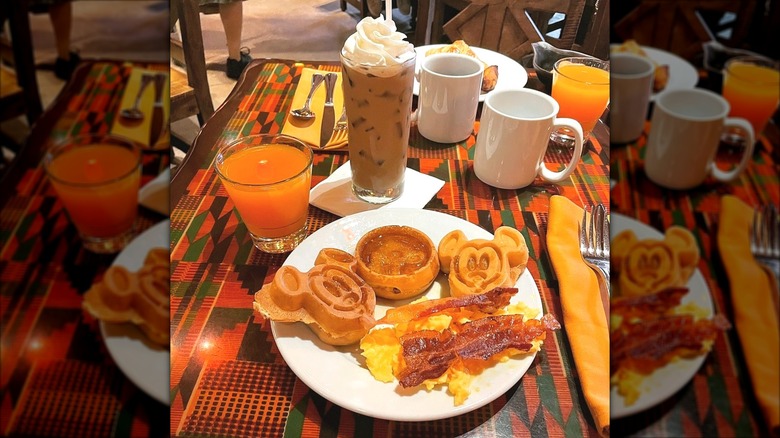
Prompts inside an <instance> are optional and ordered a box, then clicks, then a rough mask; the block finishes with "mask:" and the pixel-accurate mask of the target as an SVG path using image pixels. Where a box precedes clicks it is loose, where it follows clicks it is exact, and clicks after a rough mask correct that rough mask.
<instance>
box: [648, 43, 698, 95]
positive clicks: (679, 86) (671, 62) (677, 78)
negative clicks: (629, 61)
mask: <svg viewBox="0 0 780 438" xmlns="http://www.w3.org/2000/svg"><path fill="white" fill-rule="evenodd" d="M642 50H644V51H645V53H647V56H649V57H650V59H652V60H653V61H655V63H656V64H658V65H668V66H669V82H667V83H666V88H664V89H663V90H661V91H659V92H658V93H653V95H652V96H650V100H654V99H655V97H656V96H657V95H658V94H660V93H663V92H664V91H668V90H688V89H691V88H696V84H697V83H698V82H699V73H697V72H696V68H695V67H694V66H693V65H692V64H691V63H690V62H688V61H686V60H684V59H682V58H680V57H679V56H677V55H675V54H674V53H669V52H666V51H664V50H661V49H655V48H653V47H645V46H642Z"/></svg>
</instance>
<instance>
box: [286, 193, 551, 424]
mask: <svg viewBox="0 0 780 438" xmlns="http://www.w3.org/2000/svg"><path fill="white" fill-rule="evenodd" d="M384 225H408V226H411V227H414V228H417V229H418V230H420V231H422V232H423V233H425V234H427V235H428V237H430V238H431V240H432V241H433V243H434V245H438V243H439V241H440V240H441V239H442V237H444V235H445V234H447V233H448V232H450V231H452V230H455V229H460V230H462V231H463V232H464V233H465V235H466V237H468V238H469V239H475V238H485V239H491V238H492V235H491V234H490V233H489V232H487V231H486V230H484V229H482V228H480V227H479V226H477V225H474V224H472V223H470V222H467V221H465V220H463V219H460V218H457V217H455V216H451V215H448V214H445V213H439V212H435V211H430V210H421V209H400V208H399V209H388V210H372V211H367V212H363V213H357V214H354V215H351V216H347V217H344V218H341V219H339V220H337V221H335V222H332V223H330V224H328V225H326V226H324V227H322V228H321V229H319V230H317V231H316V232H314V233H312V234H311V235H310V236H309V237H308V238H306V239H305V240H304V241H303V242H301V244H300V245H299V246H298V247H297V248H296V249H295V250H294V251H293V252H292V253H291V254H290V255H289V256H288V258H287V260H286V261H285V264H286V265H291V266H294V267H295V268H297V269H298V270H300V271H303V272H306V271H308V270H309V269H311V268H312V266H313V265H314V259H315V258H316V256H317V254H318V253H319V251H320V250H321V249H322V248H338V249H342V250H345V251H348V252H350V253H352V254H354V249H355V245H356V244H357V242H358V240H359V239H360V237H362V236H363V235H364V234H365V233H367V232H368V231H370V230H372V229H374V228H377V227H380V226H384ZM515 287H517V288H518V289H519V291H518V293H517V294H516V295H515V296H514V297H513V298H512V300H511V302H512V303H515V302H519V301H522V302H523V303H525V304H526V305H528V306H529V307H530V308H532V309H538V310H539V315H537V316H538V317H541V314H542V301H541V298H540V296H539V290H538V289H537V287H536V283H535V281H534V279H533V277H532V276H531V273H530V272H529V271H528V270H526V271H525V272H523V274H522V275H521V276H520V278H519V279H518V281H517V283H516V284H515ZM448 290H449V287H448V285H447V277H446V276H444V275H443V274H441V273H440V274H439V276H438V278H437V279H436V280H435V281H434V283H433V285H432V286H431V287H430V289H428V291H427V292H426V293H425V295H426V296H427V297H428V298H432V299H433V298H441V297H445V296H449V292H448ZM418 298H419V297H414V298H412V299H409V300H404V301H390V300H385V299H382V298H377V306H376V310H375V315H374V316H375V317H376V318H377V319H378V318H381V317H382V316H384V314H385V312H386V311H387V309H388V308H391V307H397V306H400V305H403V304H407V303H409V302H411V301H413V300H414V299H418ZM271 330H272V333H273V335H274V339H275V340H276V345H277V347H278V348H279V352H280V353H281V354H282V357H284V360H285V362H286V363H287V365H288V366H289V367H290V368H291V369H292V370H293V372H294V373H295V374H296V375H297V376H298V378H300V379H301V380H302V381H303V383H305V384H306V385H307V386H308V387H309V388H311V389H312V390H313V391H315V392H317V393H318V394H320V395H321V396H323V397H324V398H326V399H328V400H330V401H331V402H333V403H335V404H337V405H339V406H341V407H343V408H346V409H349V410H351V411H354V412H356V413H359V414H363V415H367V416H370V417H374V418H381V419H386V420H394V421H430V420H437V419H442V418H448V417H454V416H456V415H461V414H464V413H466V412H469V411H472V410H474V409H477V408H479V407H482V406H484V405H486V404H488V403H490V402H491V401H493V400H495V399H496V398H498V397H499V396H501V395H502V394H504V393H506V391H508V390H509V389H510V388H511V387H512V386H513V385H515V384H516V383H517V381H518V380H520V378H521V377H523V375H524V374H525V372H526V371H527V370H528V368H529V367H530V366H531V363H532V362H533V360H534V357H535V356H536V354H535V353H534V354H529V355H523V356H516V357H514V358H511V359H509V360H508V361H506V362H502V363H499V364H497V365H496V366H494V367H492V368H488V369H486V370H485V371H484V372H483V373H482V374H480V375H478V376H475V377H474V380H473V381H472V382H471V385H470V390H471V394H470V395H469V397H468V398H467V399H466V401H465V402H464V403H463V404H461V405H460V406H455V403H454V398H453V397H452V396H451V395H450V394H448V393H447V389H446V385H445V386H443V387H442V386H439V387H437V388H436V389H434V390H432V391H430V392H427V391H425V390H424V389H420V390H417V391H408V390H402V389H401V387H400V385H399V384H398V382H397V381H395V382H391V383H383V382H380V381H378V380H376V379H374V377H373V376H372V375H371V373H370V372H369V371H368V368H366V367H365V365H364V363H365V361H364V360H363V357H362V356H361V355H360V348H359V346H358V345H357V344H355V345H350V346H346V347H335V346H332V345H328V344H325V343H323V342H322V341H320V340H319V338H318V337H317V336H316V335H315V334H314V332H313V331H311V330H310V329H309V328H308V327H307V326H306V325H305V324H303V323H279V322H271ZM548 339H549V338H548Z"/></svg>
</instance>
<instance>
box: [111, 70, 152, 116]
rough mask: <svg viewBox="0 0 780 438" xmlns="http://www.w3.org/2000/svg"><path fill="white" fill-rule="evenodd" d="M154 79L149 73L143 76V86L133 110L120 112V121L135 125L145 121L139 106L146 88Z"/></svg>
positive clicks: (140, 88) (139, 88) (137, 94)
mask: <svg viewBox="0 0 780 438" xmlns="http://www.w3.org/2000/svg"><path fill="white" fill-rule="evenodd" d="M153 77H154V76H153V75H150V74H147V73H144V74H142V75H141V85H140V86H139V87H138V92H137V93H136V95H135V104H133V106H132V107H131V108H125V109H123V110H122V111H120V112H119V119H120V120H121V121H124V122H128V123H133V122H137V121H141V120H143V118H144V113H142V112H141V110H140V109H138V106H139V105H140V104H141V96H142V95H143V94H144V90H146V86H147V85H149V84H150V83H152V78H153Z"/></svg>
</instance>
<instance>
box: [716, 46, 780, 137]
mask: <svg viewBox="0 0 780 438" xmlns="http://www.w3.org/2000/svg"><path fill="white" fill-rule="evenodd" d="M723 97H725V98H726V100H728V101H729V105H731V111H730V112H729V117H740V118H743V119H747V121H749V122H750V124H751V125H752V126H753V132H754V134H755V136H756V139H758V137H759V135H761V131H763V130H764V127H765V126H766V124H767V122H768V121H769V118H770V117H772V114H774V112H775V110H777V106H778V103H780V63H779V62H778V61H775V60H771V59H767V58H759V57H756V56H738V57H735V58H732V59H730V60H729V61H728V62H726V66H725V69H724V71H723Z"/></svg>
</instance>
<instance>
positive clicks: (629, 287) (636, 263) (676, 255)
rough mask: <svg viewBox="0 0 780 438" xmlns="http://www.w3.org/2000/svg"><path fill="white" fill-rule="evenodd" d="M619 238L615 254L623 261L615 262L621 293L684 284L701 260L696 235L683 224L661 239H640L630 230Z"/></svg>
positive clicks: (632, 292)
mask: <svg viewBox="0 0 780 438" xmlns="http://www.w3.org/2000/svg"><path fill="white" fill-rule="evenodd" d="M616 238H619V239H617V240H618V241H619V242H620V245H619V251H618V253H617V254H616V255H617V256H618V257H619V259H620V262H619V263H616V264H615V265H616V267H617V269H616V272H617V273H618V274H619V275H620V278H619V280H618V285H619V292H620V295H622V296H627V297H630V296H639V295H647V294H651V293H654V292H657V291H659V290H662V289H666V288H672V287H682V286H685V284H686V283H687V282H688V279H689V278H690V277H691V275H692V274H693V271H694V270H695V269H696V265H697V264H698V263H699V247H698V245H697V244H696V239H695V237H694V236H693V234H692V233H691V232H690V231H688V230H687V229H685V228H683V227H679V226H672V227H670V228H669V229H667V230H666V233H665V234H664V238H663V239H662V240H661V239H643V240H637V239H636V236H635V235H634V233H633V232H632V231H630V230H626V231H623V232H621V233H620V234H618V235H617V236H616ZM613 257H614V256H613Z"/></svg>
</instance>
